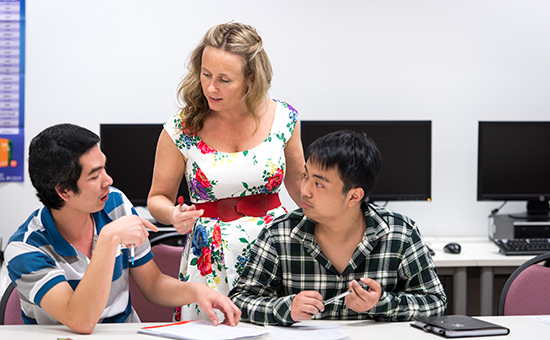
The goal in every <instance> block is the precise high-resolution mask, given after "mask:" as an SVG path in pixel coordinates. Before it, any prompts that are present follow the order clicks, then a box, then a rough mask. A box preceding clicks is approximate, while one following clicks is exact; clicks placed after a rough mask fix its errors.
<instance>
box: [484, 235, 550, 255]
mask: <svg viewBox="0 0 550 340" xmlns="http://www.w3.org/2000/svg"><path fill="white" fill-rule="evenodd" d="M494 242H495V244H496V245H497V246H498V247H499V249H500V252H501V253H503V254H505V255H538V254H543V253H547V252H550V239H548V238H521V239H513V240H506V239H502V240H494Z"/></svg>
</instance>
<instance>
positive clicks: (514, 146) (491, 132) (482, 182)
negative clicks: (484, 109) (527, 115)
mask: <svg viewBox="0 0 550 340" xmlns="http://www.w3.org/2000/svg"><path fill="white" fill-rule="evenodd" d="M478 132H479V139H478V163H477V164H478V166H477V169H478V170H477V199H478V201H485V200H499V201H508V200H512V201H527V202H528V207H527V208H528V213H530V214H533V215H538V214H539V213H540V214H547V213H548V199H549V198H550V122H479V131H478ZM537 211H538V212H537Z"/></svg>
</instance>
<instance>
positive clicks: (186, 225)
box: [170, 204, 204, 234]
mask: <svg viewBox="0 0 550 340" xmlns="http://www.w3.org/2000/svg"><path fill="white" fill-rule="evenodd" d="M203 213H204V210H202V209H201V210H197V208H196V207H195V205H194V204H193V205H191V206H188V205H187V204H178V205H176V206H175V207H174V208H173V209H172V211H170V223H171V224H172V225H173V226H174V228H176V230H177V231H178V232H179V233H180V234H186V233H187V232H189V230H191V229H193V226H194V225H195V221H196V220H197V219H198V218H199V217H201V216H202V214H203Z"/></svg>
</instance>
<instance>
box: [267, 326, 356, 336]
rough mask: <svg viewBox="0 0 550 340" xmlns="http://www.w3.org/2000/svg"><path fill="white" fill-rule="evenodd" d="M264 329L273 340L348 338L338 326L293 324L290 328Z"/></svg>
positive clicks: (270, 327) (272, 327)
mask: <svg viewBox="0 0 550 340" xmlns="http://www.w3.org/2000/svg"><path fill="white" fill-rule="evenodd" d="M265 328H266V329H267V330H268V332H269V335H270V336H271V339H273V340H279V339H280V340H292V339H315V340H337V339H343V338H346V337H348V336H349V334H348V333H347V332H345V331H344V330H343V329H342V328H341V327H340V326H339V325H301V324H294V325H292V326H291V327H278V326H265Z"/></svg>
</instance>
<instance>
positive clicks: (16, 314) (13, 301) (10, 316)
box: [0, 282, 24, 325]
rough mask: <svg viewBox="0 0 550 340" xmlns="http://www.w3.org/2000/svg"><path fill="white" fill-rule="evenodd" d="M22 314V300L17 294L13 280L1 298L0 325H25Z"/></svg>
mask: <svg viewBox="0 0 550 340" xmlns="http://www.w3.org/2000/svg"><path fill="white" fill-rule="evenodd" d="M23 324H24V322H23V317H22V316H21V301H19V295H18V294H17V288H15V285H14V284H13V282H10V284H9V285H8V287H7V288H6V290H5V291H4V295H2V300H0V325H23Z"/></svg>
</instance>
